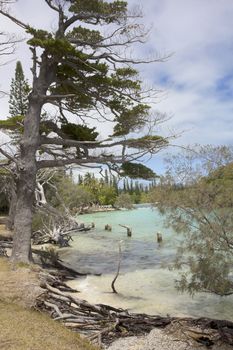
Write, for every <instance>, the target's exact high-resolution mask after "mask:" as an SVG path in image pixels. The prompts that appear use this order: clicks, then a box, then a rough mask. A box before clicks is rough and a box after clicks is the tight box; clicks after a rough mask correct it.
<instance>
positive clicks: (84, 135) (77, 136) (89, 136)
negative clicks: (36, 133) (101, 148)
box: [61, 123, 99, 141]
mask: <svg viewBox="0 0 233 350" xmlns="http://www.w3.org/2000/svg"><path fill="white" fill-rule="evenodd" d="M95 130H96V128H95V127H94V128H89V127H87V126H86V125H77V124H73V123H66V124H62V125H61V131H62V132H63V133H65V134H66V135H67V136H68V138H70V139H72V140H77V141H95V140H96V138H97V136H98V135H99V134H98V132H96V131H95Z"/></svg>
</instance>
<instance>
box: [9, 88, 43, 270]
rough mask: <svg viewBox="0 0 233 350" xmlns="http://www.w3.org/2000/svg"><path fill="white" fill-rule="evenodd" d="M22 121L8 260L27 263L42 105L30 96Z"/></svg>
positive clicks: (29, 256) (29, 249)
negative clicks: (14, 210)
mask: <svg viewBox="0 0 233 350" xmlns="http://www.w3.org/2000/svg"><path fill="white" fill-rule="evenodd" d="M29 100H30V103H29V110H28V113H27V115H26V117H25V123H24V135H23V139H22V141H21V144H20V148H21V157H20V164H19V169H18V172H19V174H18V180H17V204H16V214H15V221H14V236H13V250H12V256H11V260H12V261H14V262H26V263H28V262H30V261H31V260H32V255H31V231H32V207H33V202H34V199H35V189H36V173H37V164H36V151H37V149H38V146H39V141H40V140H39V137H40V134H39V126H40V114H41V107H42V103H41V102H40V100H39V99H37V98H36V96H33V94H32V95H31V96H30V99H29Z"/></svg>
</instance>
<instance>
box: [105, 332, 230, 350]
mask: <svg viewBox="0 0 233 350" xmlns="http://www.w3.org/2000/svg"><path fill="white" fill-rule="evenodd" d="M181 338H182V337H180V336H179V337H178V336H177V335H176V334H167V333H166V332H165V331H164V330H160V329H154V330H152V331H151V332H150V334H148V335H147V336H145V337H129V338H124V339H119V340H117V341H115V342H114V343H113V344H112V345H111V346H110V347H109V348H108V350H205V349H211V350H232V349H233V347H232V346H230V345H223V344H217V345H214V346H212V347H208V348H207V347H206V346H204V345H201V344H200V345H199V344H198V343H197V342H195V341H193V340H191V339H190V338H186V337H185V338H186V339H181Z"/></svg>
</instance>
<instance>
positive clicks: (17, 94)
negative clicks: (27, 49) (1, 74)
mask: <svg viewBox="0 0 233 350" xmlns="http://www.w3.org/2000/svg"><path fill="white" fill-rule="evenodd" d="M29 92H30V87H29V84H28V81H27V79H25V77H24V72H23V68H22V64H21V62H20V61H18V62H17V63H16V68H15V77H14V78H13V79H12V81H11V90H10V99H9V113H10V115H11V116H12V117H15V116H24V115H25V114H26V111H27V109H28V94H29Z"/></svg>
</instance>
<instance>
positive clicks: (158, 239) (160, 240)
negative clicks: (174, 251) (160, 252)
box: [157, 232, 163, 243]
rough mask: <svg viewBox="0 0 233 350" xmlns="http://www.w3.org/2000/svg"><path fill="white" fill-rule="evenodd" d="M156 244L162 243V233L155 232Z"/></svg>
mask: <svg viewBox="0 0 233 350" xmlns="http://www.w3.org/2000/svg"><path fill="white" fill-rule="evenodd" d="M157 242H158V243H162V242H163V236H162V233H160V232H157Z"/></svg>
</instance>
